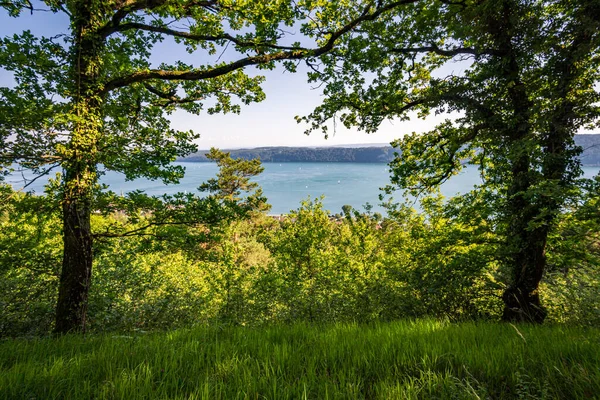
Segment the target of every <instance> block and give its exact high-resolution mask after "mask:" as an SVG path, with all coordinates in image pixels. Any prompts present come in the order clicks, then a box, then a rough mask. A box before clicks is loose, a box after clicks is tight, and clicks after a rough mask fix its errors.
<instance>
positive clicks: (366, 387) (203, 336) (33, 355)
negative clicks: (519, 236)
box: [0, 320, 600, 399]
mask: <svg viewBox="0 0 600 400" xmlns="http://www.w3.org/2000/svg"><path fill="white" fill-rule="evenodd" d="M0 398H1V399H62V398H67V399H155V398H156V399H167V398H168V399H205V398H206V399H238V398H239V399H354V398H356V399H363V398H368V399H435V398H438V399H452V398H456V399H485V398H493V399H504V398H506V399H514V398H530V399H535V398H539V399H543V398H549V399H551V398H557V399H577V398H600V330H599V329H591V328H588V329H584V328H573V327H564V326H528V325H522V326H513V325H510V324H507V325H505V324H490V323H461V324H450V323H447V322H440V321H432V320H418V321H400V322H394V323H387V324H383V323H381V324H375V325H357V324H338V325H329V326H309V325H294V326H273V327H264V328H244V327H196V328H191V329H184V330H177V331H171V332H163V333H159V332H157V333H151V334H144V335H134V336H121V335H103V336H93V335H92V336H86V337H80V336H64V337H60V338H55V339H36V340H25V339H19V340H6V341H2V342H0Z"/></svg>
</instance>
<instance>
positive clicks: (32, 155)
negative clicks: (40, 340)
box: [0, 0, 414, 332]
mask: <svg viewBox="0 0 600 400" xmlns="http://www.w3.org/2000/svg"><path fill="white" fill-rule="evenodd" d="M412 1H414V0H410V1H409V0H401V1H396V2H375V1H373V2H366V3H365V2H362V1H347V2H344V3H343V4H337V3H333V2H326V1H316V2H315V1H310V0H308V1H298V2H296V1H289V0H276V1H268V2H262V1H260V2H257V1H233V0H200V1H198V0H111V1H100V0H45V1H37V2H31V1H29V0H14V1H2V2H0V7H2V8H3V9H4V10H5V11H6V12H8V13H9V14H10V15H11V16H14V17H19V16H20V15H21V14H23V13H27V12H40V10H43V11H46V12H51V13H60V14H63V15H64V16H66V18H67V19H68V21H69V24H70V25H69V27H68V31H67V32H57V33H56V35H54V36H50V37H38V36H35V35H34V34H33V33H32V32H31V31H30V30H24V31H23V32H22V33H19V34H15V35H13V36H9V37H4V38H2V42H1V46H0V66H1V67H2V68H4V69H5V70H7V71H9V72H11V73H12V74H13V76H14V80H15V82H14V85H13V86H11V87H2V88H0V99H1V102H2V104H1V105H0V107H1V110H0V111H1V112H0V145H1V146H0V149H1V150H0V167H2V171H3V172H6V171H7V169H10V167H11V166H12V165H14V164H17V165H19V166H20V167H22V168H27V169H30V170H31V171H33V172H34V173H35V174H37V175H38V176H39V175H44V174H48V173H50V172H51V171H52V170H53V169H54V168H57V167H60V168H61V169H62V177H61V178H60V180H59V185H58V189H59V195H58V198H59V200H60V204H61V208H62V220H63V242H64V251H63V266H62V272H61V285H60V288H59V298H58V308H57V321H56V330H57V331H58V332H67V331H71V330H77V329H82V328H83V327H84V326H85V315H86V308H85V307H86V306H85V305H86V303H87V293H88V288H89V282H90V279H91V271H92V260H93V252H92V242H93V240H92V239H93V234H92V232H91V225H90V215H91V212H92V210H93V208H94V207H95V206H94V204H95V202H96V201H97V200H98V196H99V194H100V192H99V190H98V189H99V185H98V177H99V175H100V174H101V173H102V170H103V169H106V170H112V171H118V172H121V173H123V174H125V176H126V177H127V179H134V178H137V177H146V178H150V179H162V180H163V181H164V182H176V181H177V180H178V179H179V178H181V176H182V174H183V170H182V168H181V167H178V166H173V165H171V164H170V163H171V162H172V161H174V160H175V158H176V157H178V156H184V155H186V154H189V153H190V152H192V151H193V150H195V149H196V146H195V144H194V143H193V140H195V139H197V138H198V135H197V134H196V133H194V132H192V131H178V130H175V129H172V128H171V127H170V122H169V119H168V115H169V114H170V113H172V112H173V111H174V110H176V109H183V110H185V111H187V112H190V113H194V114H197V113H200V112H202V111H205V112H208V113H218V112H238V111H239V110H240V104H247V103H250V102H253V101H260V100H262V99H263V98H264V93H263V92H262V90H261V88H260V84H261V83H262V81H263V78H262V77H261V76H260V75H257V76H252V75H249V74H247V73H245V72H244V68H246V67H249V66H257V67H258V68H259V69H260V68H264V69H271V68H274V67H275V65H276V63H277V62H285V67H286V68H287V69H289V70H294V69H295V64H294V60H300V59H308V60H310V59H314V58H315V57H318V56H319V55H322V54H324V53H326V52H328V51H330V50H331V49H332V48H333V47H334V45H335V44H336V42H337V41H338V40H339V39H340V38H341V37H342V36H344V35H346V34H347V33H348V32H350V31H352V30H353V29H355V28H356V27H357V26H359V25H360V24H361V23H363V22H365V21H369V20H375V19H377V18H378V17H379V16H380V15H382V14H383V13H385V12H387V11H389V10H390V9H392V8H393V7H395V6H399V5H401V4H404V3H410V2H412ZM295 24H298V25H300V27H299V29H300V31H301V32H302V33H303V34H305V35H307V36H312V37H313V39H314V40H312V46H309V47H305V46H302V45H301V43H299V42H295V43H290V40H289V38H286V37H285V36H286V29H289V28H290V27H293V26H295ZM286 27H287V28H286ZM164 40H168V41H169V43H172V44H173V46H177V47H178V48H180V49H181V51H182V52H187V53H191V54H196V55H198V57H197V59H198V60H199V63H197V64H194V65H192V64H187V63H184V62H182V61H177V60H175V61H173V62H171V63H169V61H170V60H160V58H161V57H160V55H159V54H156V52H153V49H155V48H156V46H157V45H158V44H159V43H160V42H162V41H164ZM228 50H231V51H230V52H228ZM154 57H156V58H159V61H158V62H157V61H155V59H154ZM222 57H223V59H222ZM235 99H237V101H236V100H235ZM100 166H101V168H102V169H100Z"/></svg>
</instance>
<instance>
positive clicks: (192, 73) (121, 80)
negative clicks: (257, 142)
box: [100, 0, 417, 95]
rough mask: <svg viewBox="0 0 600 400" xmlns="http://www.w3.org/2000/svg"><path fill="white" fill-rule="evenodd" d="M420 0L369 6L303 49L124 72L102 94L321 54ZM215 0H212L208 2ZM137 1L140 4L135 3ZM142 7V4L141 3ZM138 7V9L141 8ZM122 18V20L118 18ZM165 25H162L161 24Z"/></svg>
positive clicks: (160, 0)
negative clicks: (185, 67) (363, 26)
mask: <svg viewBox="0 0 600 400" xmlns="http://www.w3.org/2000/svg"><path fill="white" fill-rule="evenodd" d="M165 1H166V0H154V1H151V0H146V1H138V2H126V3H132V4H131V5H130V6H129V8H127V9H129V10H132V9H134V8H135V7H140V5H142V4H144V5H147V4H149V3H152V4H154V3H160V4H164V2H165ZM416 1H417V0H400V1H396V2H393V3H390V4H388V5H387V6H385V7H381V8H378V9H376V10H375V11H374V12H371V6H366V7H365V8H364V10H363V11H362V13H361V14H360V15H359V16H358V17H357V18H355V19H353V20H352V21H350V22H348V23H347V24H346V25H344V26H343V27H342V28H340V29H339V30H337V31H335V32H333V33H332V34H331V35H330V37H329V39H328V40H327V42H326V43H325V44H324V45H323V46H321V47H317V48H314V49H303V48H293V49H290V50H285V51H279V52H275V53H269V54H259V55H255V56H250V57H244V58H241V59H239V60H237V61H234V62H231V63H228V64H224V65H221V66H218V67H214V68H210V69H203V70H198V69H196V70H184V71H180V70H160V69H150V70H141V71H137V72H134V73H132V74H129V75H125V76H122V77H117V78H115V79H113V80H111V81H109V82H107V83H106V84H105V85H104V88H103V90H102V91H101V93H100V94H101V95H106V94H107V93H109V92H110V91H112V90H115V89H119V88H122V87H125V86H129V85H131V84H133V83H137V82H145V81H148V80H165V81H169V80H173V81H174V80H181V81H194V80H204V79H211V78H216V77H218V76H222V75H226V74H228V73H230V72H233V71H235V70H238V69H242V68H245V67H247V66H251V65H260V64H267V63H270V62H273V61H281V60H298V59H302V58H308V57H318V56H320V55H322V54H325V53H327V52H329V51H331V50H332V49H333V47H334V45H335V42H336V41H337V40H338V39H339V38H340V37H341V36H343V35H344V34H346V33H348V32H349V31H351V30H352V29H354V28H355V27H356V26H358V25H360V24H361V23H363V22H365V21H372V20H374V19H376V18H378V17H379V16H380V15H381V14H383V13H385V12H387V11H390V10H392V9H394V8H396V7H400V6H402V5H405V4H410V3H414V2H416ZM206 3H212V2H210V1H209V2H206ZM136 4H137V6H136ZM142 8H143V7H142ZM142 8H138V9H142ZM119 22H120V21H119ZM161 29H162V28H161Z"/></svg>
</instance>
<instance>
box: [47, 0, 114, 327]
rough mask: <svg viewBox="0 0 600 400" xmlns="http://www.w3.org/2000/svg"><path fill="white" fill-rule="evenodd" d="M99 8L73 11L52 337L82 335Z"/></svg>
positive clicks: (97, 104) (93, 177)
mask: <svg viewBox="0 0 600 400" xmlns="http://www.w3.org/2000/svg"><path fill="white" fill-rule="evenodd" d="M99 3H100V2H94V1H89V0H88V1H86V0H80V1H78V2H75V3H74V6H73V7H72V10H71V11H72V13H73V15H74V18H73V21H74V22H73V33H74V41H75V43H74V46H73V49H74V51H73V54H72V59H71V63H72V66H73V68H72V71H73V94H72V99H73V100H72V104H73V108H74V110H73V111H74V122H73V129H72V132H71V135H70V140H69V142H68V144H67V146H66V150H65V162H64V163H63V169H64V175H65V176H64V191H63V198H62V212H63V215H62V217H63V241H64V244H63V245H64V249H63V265H62V271H61V277H60V283H59V289H58V303H57V306H56V325H55V332H56V333H67V332H74V331H84V330H85V324H86V312H87V299H88V292H89V289H90V282H91V276H92V261H93V253H92V232H91V225H90V219H91V218H90V216H91V211H92V203H93V192H94V188H95V185H96V184H97V173H96V164H97V154H96V153H97V151H98V149H97V146H98V139H99V135H100V132H101V128H102V117H101V111H100V110H101V103H102V100H101V99H100V98H99V97H98V95H97V93H98V77H99V71H100V66H101V58H100V54H101V51H102V48H103V41H102V39H101V38H100V37H99V36H98V35H97V34H96V33H95V30H94V27H95V26H97V25H98V20H99V18H98V15H100V11H99V10H98V9H95V8H94V7H95V6H96V5H98V4H99Z"/></svg>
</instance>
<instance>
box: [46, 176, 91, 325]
mask: <svg viewBox="0 0 600 400" xmlns="http://www.w3.org/2000/svg"><path fill="white" fill-rule="evenodd" d="M69 175H71V174H70V173H69V172H67V177H66V180H67V182H68V183H67V185H69V184H70V183H71V182H73V181H74V180H76V179H77V175H78V174H76V173H75V174H73V175H72V176H69ZM81 197H82V196H78V195H76V194H70V195H66V196H65V198H64V199H63V205H62V211H63V240H64V250H63V266H62V271H61V276H60V284H59V291H58V304H57V306H56V326H55V331H56V333H67V332H73V331H84V330H85V323H86V314H87V300H88V292H89V288H90V280H91V276H92V234H91V225H90V214H91V212H90V204H89V201H87V199H86V198H85V197H86V196H84V198H83V199H82V198H81Z"/></svg>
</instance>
